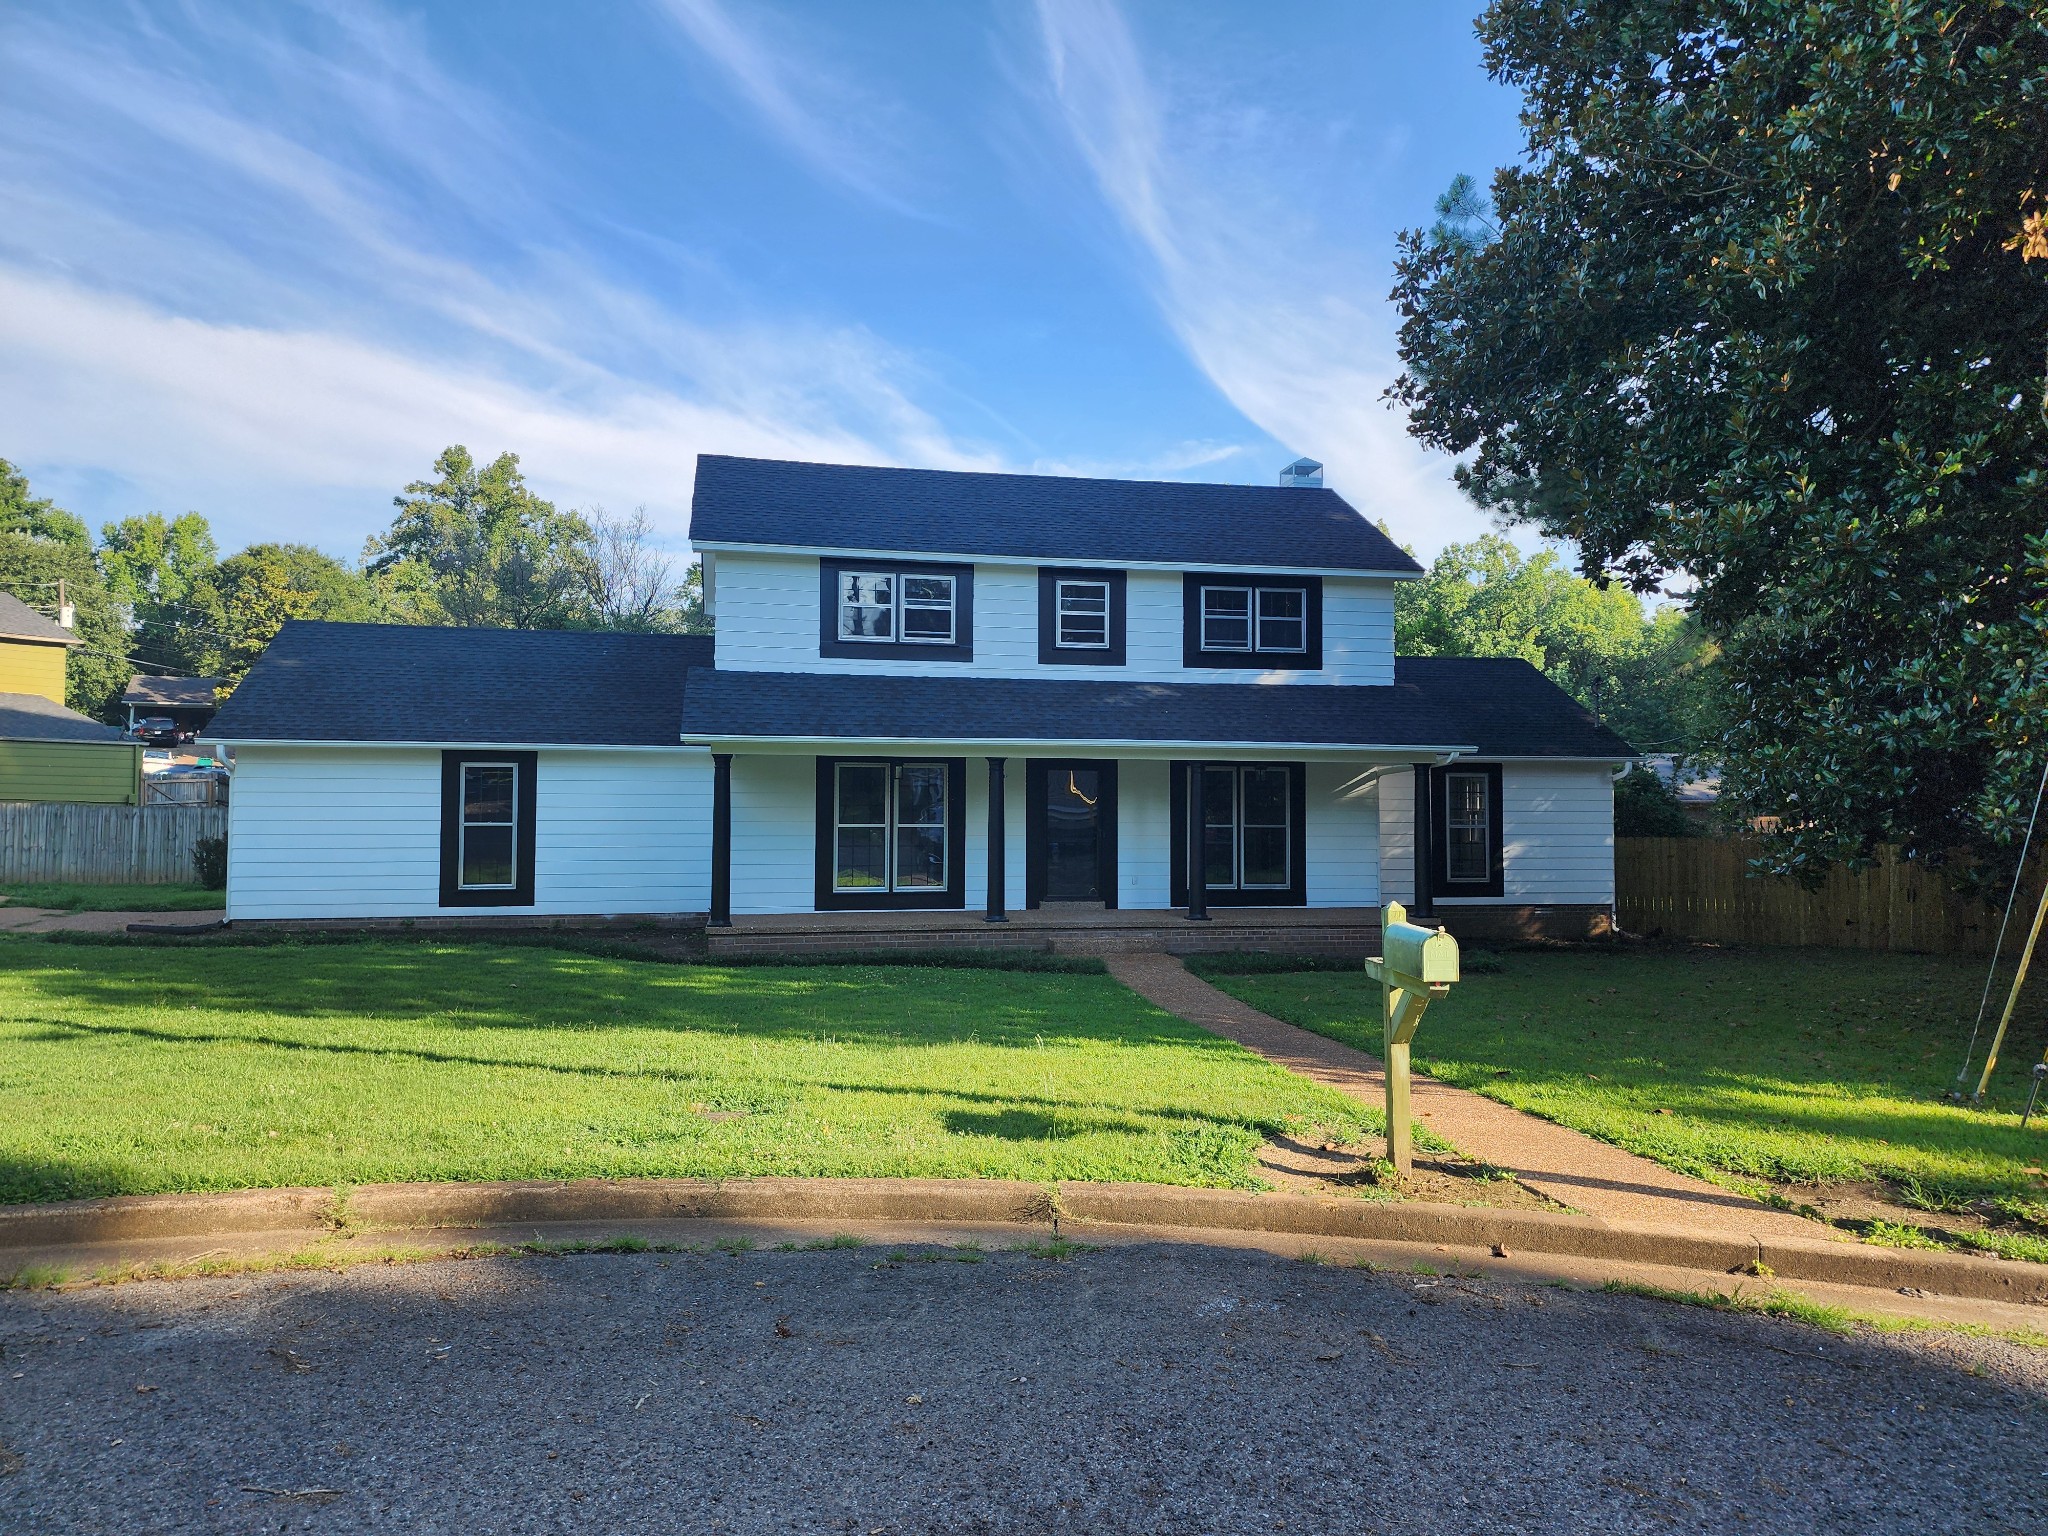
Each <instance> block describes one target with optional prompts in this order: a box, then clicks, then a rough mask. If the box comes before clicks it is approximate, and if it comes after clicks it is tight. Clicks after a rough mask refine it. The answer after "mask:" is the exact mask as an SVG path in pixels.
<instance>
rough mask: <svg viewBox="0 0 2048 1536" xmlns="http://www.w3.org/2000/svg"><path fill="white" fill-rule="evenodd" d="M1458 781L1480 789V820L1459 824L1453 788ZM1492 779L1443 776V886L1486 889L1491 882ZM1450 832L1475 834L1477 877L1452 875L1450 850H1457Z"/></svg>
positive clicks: (1488, 776)
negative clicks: (1470, 781)
mask: <svg viewBox="0 0 2048 1536" xmlns="http://www.w3.org/2000/svg"><path fill="white" fill-rule="evenodd" d="M1460 779H1470V780H1474V781H1476V782H1477V783H1478V785H1479V819H1478V821H1477V822H1476V823H1474V822H1473V821H1471V820H1470V819H1466V820H1462V821H1461V820H1459V819H1458V817H1457V812H1456V806H1457V796H1456V786H1457V783H1458V781H1459V780H1460ZM1493 815H1494V806H1493V777H1492V775H1491V774H1485V773H1458V772H1447V773H1445V774H1444V883H1445V884H1446V885H1487V884H1490V883H1491V882H1492V880H1493ZM1453 832H1476V833H1477V834H1478V842H1479V873H1478V874H1476V875H1460V874H1454V873H1453V872H1452V870H1451V858H1452V850H1453V849H1454V848H1455V847H1456V846H1457V845H1456V844H1455V843H1453V842H1452V841H1451V834H1452V833H1453Z"/></svg>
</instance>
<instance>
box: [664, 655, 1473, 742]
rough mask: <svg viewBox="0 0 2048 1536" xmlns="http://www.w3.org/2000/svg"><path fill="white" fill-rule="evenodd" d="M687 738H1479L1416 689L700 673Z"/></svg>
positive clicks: (690, 698) (686, 715) (686, 703)
mask: <svg viewBox="0 0 2048 1536" xmlns="http://www.w3.org/2000/svg"><path fill="white" fill-rule="evenodd" d="M683 735H684V736H685V737H686V738H689V739H692V740H702V739H705V738H714V737H736V738H745V737H766V738H782V739H790V738H797V739H802V738H821V739H827V740H868V741H875V740H889V739H896V740H909V741H918V740H925V741H939V740H950V741H1044V742H1048V743H1058V742H1097V743H1101V742H1118V741H1148V742H1149V741H1157V742H1182V741H1186V742H1219V743H1220V742H1245V743H1250V742H1272V743H1276V744H1281V743H1284V744H1288V745H1294V746H1403V747H1408V746H1413V747H1446V748H1448V747H1457V746H1469V745H1470V744H1471V743H1470V741H1469V739H1468V738H1466V737H1464V736H1461V735H1459V734H1458V724H1457V722H1456V720H1455V719H1453V718H1452V717H1451V716H1450V714H1449V712H1448V711H1446V710H1445V709H1444V708H1443V706H1442V705H1441V704H1440V703H1439V702H1438V701H1436V700H1434V699H1430V698H1427V697H1425V696H1424V695H1423V693H1422V692H1421V690H1419V689H1417V688H1415V687H1414V686H1412V685H1403V684H1396V685H1395V686H1393V687H1388V688H1338V687H1317V686H1312V685H1292V684H1271V685H1260V684H1239V683H1139V682H1096V681H1093V680H1088V681H1069V680H1065V679H1057V680H1055V679H1026V678H1008V677H974V676H966V677H881V676H876V677H861V678H858V679H853V678H847V677H844V676H837V675H834V674H831V673H822V672H718V671H713V670H710V669H708V668H699V669H697V670H695V671H692V672H691V673H690V681H689V688H688V691H687V692H686V693H685V695H684V699H683Z"/></svg>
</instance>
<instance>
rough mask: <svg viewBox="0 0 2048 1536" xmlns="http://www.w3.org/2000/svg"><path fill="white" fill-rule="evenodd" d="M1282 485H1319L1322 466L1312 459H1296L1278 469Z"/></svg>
mask: <svg viewBox="0 0 2048 1536" xmlns="http://www.w3.org/2000/svg"><path fill="white" fill-rule="evenodd" d="M1280 483H1281V484H1282V485H1321V484H1322V483H1323V466H1322V465H1321V464H1319V463H1317V462H1316V461H1315V460H1314V459H1296V460H1295V461H1294V462H1293V463H1292V464H1290V465H1288V466H1287V467H1286V468H1285V469H1283V470H1281V471H1280Z"/></svg>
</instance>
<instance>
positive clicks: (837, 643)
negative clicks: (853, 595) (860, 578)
mask: <svg viewBox="0 0 2048 1536" xmlns="http://www.w3.org/2000/svg"><path fill="white" fill-rule="evenodd" d="M847 571H858V572H871V573H873V574H876V575H891V576H894V577H896V578H897V579H898V581H899V582H900V581H901V579H902V578H903V577H905V576H950V577H952V578H953V639H952V641H951V643H950V644H943V645H942V644H937V643H934V642H932V641H928V640H905V639H903V637H902V635H901V634H900V633H899V634H897V635H895V636H893V637H891V638H890V639H887V640H842V639H840V638H839V578H840V576H841V575H842V574H843V573H845V572H847ZM898 609H899V612H900V610H901V600H900V599H899V600H898ZM898 628H899V630H900V628H901V626H900V624H899V626H898ZM818 655H819V656H820V657H831V658H835V659H844V658H847V657H852V658H855V659H858V660H861V661H874V662H881V663H884V664H888V663H894V664H898V665H900V664H902V663H903V662H906V661H972V660H974V567H973V566H972V565H948V564H939V563H935V562H932V561H929V560H889V559H875V560H862V559H855V558H851V557H847V558H839V557H836V556H825V557H822V558H820V559H819V561H818Z"/></svg>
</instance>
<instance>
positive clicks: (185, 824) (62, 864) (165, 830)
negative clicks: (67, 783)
mask: <svg viewBox="0 0 2048 1536" xmlns="http://www.w3.org/2000/svg"><path fill="white" fill-rule="evenodd" d="M227 835H228V812H227V807H226V806H218V805H147V806H133V805H71V804H61V803H54V802H53V803H49V804H34V805H30V804H20V803H10V804H0V881H4V882H10V883H12V882H26V881H31V880H75V881H80V882H85V883H90V884H131V883H132V884H136V885H168V884H173V883H175V882H178V881H185V880H196V879H197V878H198V872H197V871H196V870H195V869H194V868H193V865H192V845H193V844H194V843H196V842H197V841H199V839H200V838H202V837H226V836H227Z"/></svg>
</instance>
